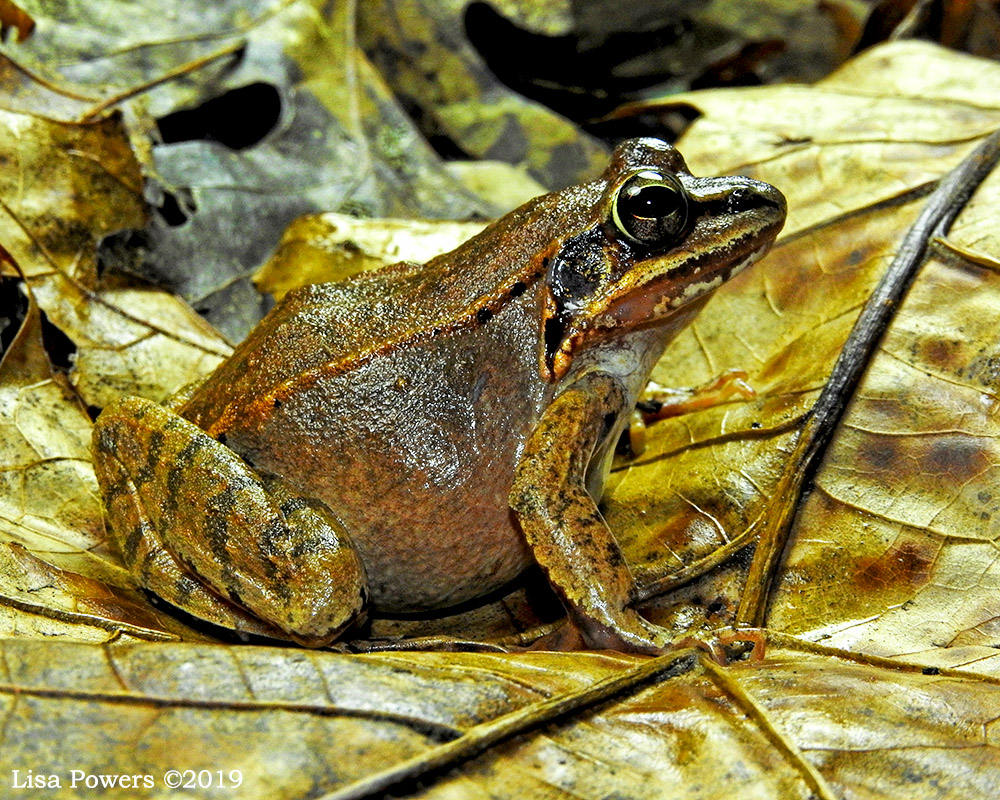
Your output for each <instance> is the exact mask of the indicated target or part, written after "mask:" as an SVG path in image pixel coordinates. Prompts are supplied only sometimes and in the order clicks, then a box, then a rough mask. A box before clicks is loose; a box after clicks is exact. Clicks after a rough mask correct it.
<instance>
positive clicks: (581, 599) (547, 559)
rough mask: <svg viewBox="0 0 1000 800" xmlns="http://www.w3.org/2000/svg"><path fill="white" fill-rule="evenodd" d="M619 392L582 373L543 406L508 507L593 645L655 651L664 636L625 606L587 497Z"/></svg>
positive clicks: (617, 568)
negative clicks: (596, 452) (590, 474)
mask: <svg viewBox="0 0 1000 800" xmlns="http://www.w3.org/2000/svg"><path fill="white" fill-rule="evenodd" d="M623 401H624V398H623V393H622V392H621V390H620V389H619V387H618V385H617V384H616V383H615V382H614V380H613V379H611V378H610V377H609V376H605V375H588V376H586V377H584V378H582V379H580V380H579V381H578V382H577V383H576V384H574V385H573V386H571V387H570V388H568V389H567V390H566V391H564V392H563V393H562V394H561V395H559V397H557V398H556V400H555V401H554V402H553V403H552V405H550V406H549V408H548V409H547V410H546V411H545V414H544V415H543V416H542V419H541V421H540V422H539V424H538V426H537V427H536V429H535V431H534V432H533V433H532V435H531V437H530V439H529V440H528V442H527V445H526V447H525V451H524V453H523V455H522V457H521V461H520V463H519V465H518V468H517V472H516V475H515V477H514V486H513V489H512V490H511V496H510V503H511V508H513V510H514V512H515V513H516V514H517V517H518V521H519V522H520V523H521V528H522V530H523V531H524V535H525V537H526V538H527V540H528V544H529V545H530V546H531V548H532V551H533V553H534V556H535V558H536V560H537V561H538V563H539V564H540V565H541V566H542V568H543V569H544V570H545V572H546V573H547V575H548V577H549V580H550V581H551V583H552V585H553V587H554V588H555V589H556V591H557V592H558V593H559V595H560V596H561V598H562V600H563V604H564V605H565V606H566V609H567V611H568V612H569V614H570V616H571V617H572V618H573V620H574V621H575V622H576V624H577V625H578V626H579V627H580V629H581V630H582V632H583V635H584V637H585V638H586V639H587V643H588V644H589V645H590V646H591V647H595V648H612V649H624V650H633V651H638V652H659V651H661V650H662V649H663V648H664V647H666V646H667V645H668V644H669V642H670V639H669V633H668V631H666V630H665V629H663V628H660V627H658V626H656V625H653V624H652V623H650V622H648V621H646V620H645V619H643V618H642V617H641V616H640V615H639V614H638V613H637V612H636V611H635V610H634V609H631V608H629V607H628V603H629V598H630V597H631V595H632V590H633V587H634V582H633V579H632V574H631V571H630V570H629V568H628V564H626V562H625V559H624V557H623V555H622V552H621V549H620V548H619V546H618V542H617V541H615V538H614V535H613V534H612V533H611V531H610V529H609V528H608V526H607V523H605V522H604V519H603V518H602V517H601V514H600V512H599V511H598V509H597V504H596V503H595V501H594V500H593V499H592V498H591V497H590V495H589V494H588V493H587V491H586V488H585V485H586V475H587V466H588V464H589V463H590V459H591V457H592V456H593V453H594V449H595V447H596V446H597V445H598V443H599V442H600V441H601V439H602V438H603V437H604V436H605V435H606V434H607V431H606V427H605V420H606V419H609V418H612V417H611V416H609V415H617V413H618V412H619V410H620V409H621V406H622V403H623Z"/></svg>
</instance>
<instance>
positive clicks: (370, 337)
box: [182, 186, 592, 434]
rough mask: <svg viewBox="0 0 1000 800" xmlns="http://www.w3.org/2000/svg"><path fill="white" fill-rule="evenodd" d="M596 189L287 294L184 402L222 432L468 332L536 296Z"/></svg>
mask: <svg viewBox="0 0 1000 800" xmlns="http://www.w3.org/2000/svg"><path fill="white" fill-rule="evenodd" d="M588 189H589V186H582V187H579V186H578V187H572V188H571V189H568V190H565V191H563V192H561V193H558V194H554V195H547V196H545V197H543V198H538V199H537V200H536V201H533V202H531V203H528V204H526V205H525V206H522V207H521V208H519V209H518V210H517V211H515V212H512V213H511V214H509V215H508V216H507V217H505V218H504V220H503V224H502V225H493V226H491V227H489V228H487V229H486V230H485V231H483V232H482V233H480V234H479V235H478V236H475V237H473V238H472V239H470V240H469V241H468V242H466V243H465V244H463V245H462V246H461V247H459V248H458V249H456V250H455V251H453V252H451V253H446V254H444V255H442V256H439V257H437V258H435V259H432V260H431V261H429V262H428V263H427V264H426V265H418V264H412V263H408V262H401V263H399V264H394V265H392V266H389V267H386V268H384V269H381V270H378V271H375V272H370V273H364V274H361V275H358V276H355V277H354V278H352V279H349V280H347V281H343V282H341V283H326V284H314V285H311V286H304V287H301V288H299V289H297V290H295V291H293V292H290V293H289V294H288V295H286V296H285V297H284V298H283V299H282V301H281V302H280V303H279V304H278V305H277V306H276V307H275V308H274V309H273V310H272V311H271V312H270V313H269V314H268V315H267V316H266V317H265V318H264V319H263V320H262V321H261V322H260V324H259V325H258V326H257V327H256V328H255V329H254V330H253V331H252V332H251V333H250V335H249V336H248V337H247V339H246V340H244V342H242V343H241V344H240V345H239V346H238V347H237V348H236V350H235V352H234V353H233V355H232V356H231V357H230V358H229V359H228V360H227V361H226V362H224V363H223V364H222V365H221V366H220V367H219V368H218V369H217V370H216V371H215V373H213V374H212V375H211V376H209V378H208V379H207V380H206V381H205V383H204V384H202V386H200V387H199V389H198V391H197V392H196V393H195V394H194V396H193V397H192V398H191V399H190V400H189V401H188V402H187V403H186V405H185V406H184V408H183V409H182V413H183V415H184V416H185V417H187V418H188V419H190V420H191V421H193V422H195V423H196V424H198V425H199V426H201V427H202V428H204V429H205V430H208V431H209V432H210V433H213V434H219V433H225V431H226V430H227V429H228V428H229V427H230V426H231V425H232V424H233V422H234V420H235V419H236V418H237V417H245V416H247V415H250V416H252V417H255V418H257V419H261V418H262V417H265V416H266V415H267V414H268V413H269V409H270V408H271V407H272V406H273V405H274V404H275V403H278V404H280V403H281V401H282V399H283V398H284V397H286V396H287V395H288V394H289V393H292V392H296V391H299V390H301V388H302V387H303V386H305V385H306V384H308V383H309V382H310V381H312V380H315V379H316V377H317V376H318V375H319V374H326V375H330V374H335V373H342V372H348V371H351V370H353V369H356V368H357V367H359V366H360V365H362V364H364V363H366V362H368V361H370V360H371V359H373V358H381V357H383V356H384V355H385V354H386V353H387V352H389V351H392V350H399V349H405V348H409V347H414V346H419V345H420V344H421V343H422V342H425V341H429V340H433V339H438V338H443V337H447V336H450V335H455V334H457V333H458V332H459V331H469V330H471V329H474V328H477V327H481V326H483V325H485V324H487V323H488V322H489V320H491V319H492V318H493V316H494V315H495V314H497V313H498V312H499V311H500V309H502V308H503V307H504V306H505V305H506V304H507V303H509V302H511V301H512V300H515V299H517V298H518V297H520V296H521V295H522V294H524V293H526V292H528V293H530V291H531V289H532V287H533V286H534V285H535V284H536V283H537V282H538V281H539V279H540V278H541V276H542V273H543V272H544V261H545V257H546V252H547V251H551V250H552V249H553V248H554V247H555V240H556V239H558V237H559V233H560V231H559V226H558V225H554V224H553V219H554V218H555V219H559V218H560V217H554V215H553V214H552V213H551V208H550V206H552V205H558V206H559V207H560V208H561V209H563V213H571V212H572V210H573V209H574V208H576V207H579V208H585V207H586V206H587V205H588V203H589V202H592V197H591V192H590V191H588Z"/></svg>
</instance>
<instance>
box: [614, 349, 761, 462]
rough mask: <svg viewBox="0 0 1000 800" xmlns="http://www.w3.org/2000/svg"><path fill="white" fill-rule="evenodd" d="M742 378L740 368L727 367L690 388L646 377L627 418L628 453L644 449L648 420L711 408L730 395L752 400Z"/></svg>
mask: <svg viewBox="0 0 1000 800" xmlns="http://www.w3.org/2000/svg"><path fill="white" fill-rule="evenodd" d="M746 379H747V374H746V372H744V371H743V370H741V369H730V370H726V371H725V372H723V373H722V374H721V375H719V376H718V377H717V378H714V379H713V380H710V381H709V382H708V383H705V384H702V385H701V386H696V387H694V388H681V389H669V388H666V387H663V386H660V385H659V384H657V383H655V382H653V381H650V382H649V383H648V384H646V389H645V391H644V392H643V393H642V396H641V397H640V398H639V402H638V403H636V410H635V412H634V413H633V414H632V419H631V420H630V422H629V427H628V443H629V449H630V450H631V451H632V454H633V455H637V456H638V455H641V454H642V452H643V451H644V450H645V449H646V425H647V424H649V423H650V422H655V421H657V420H661V419H666V418H667V417H678V416H680V415H681V414H688V413H690V412H692V411H699V410H701V409H703V408H712V407H713V406H717V405H721V404H722V403H726V402H728V401H729V400H731V399H733V398H734V397H741V398H743V399H744V400H752V399H753V398H754V397H756V396H757V393H756V392H755V391H754V390H753V387H752V386H751V385H750V384H749V383H747V380H746Z"/></svg>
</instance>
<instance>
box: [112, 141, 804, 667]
mask: <svg viewBox="0 0 1000 800" xmlns="http://www.w3.org/2000/svg"><path fill="white" fill-rule="evenodd" d="M642 170H656V171H658V172H659V173H660V174H667V173H669V175H670V176H675V177H671V178H670V179H669V180H668V181H667V183H668V184H670V185H671V186H673V185H675V184H679V185H682V186H683V190H684V191H683V192H681V194H682V195H686V197H687V200H686V208H687V209H688V222H687V224H685V225H684V226H683V227H682V228H680V229H679V230H678V231H673V232H672V233H670V234H669V235H665V236H661V235H660V234H656V236H657V237H659V238H656V240H655V241H653V242H648V241H647V242H640V241H637V240H635V239H633V238H631V234H629V233H627V232H626V231H625V230H624V229H623V228H621V227H620V223H619V222H617V221H615V215H614V214H613V213H612V211H613V210H615V211H617V212H622V211H623V209H624V208H625V206H624V205H622V204H621V201H619V200H618V199H616V195H617V193H618V190H619V188H620V187H621V186H622V184H623V182H625V181H626V180H628V179H629V178H630V177H631V176H634V175H635V174H636V173H637V172H640V171H642ZM671 181H673V183H671ZM653 191H654V198H655V197H656V195H655V191H656V190H655V189H654V190H653ZM649 196H650V195H649V194H648V193H647V195H646V197H647V198H648V197H649ZM664 196H665V195H664V193H663V192H661V194H660V195H659V197H660V198H662V197H664ZM670 197H671V198H672V197H674V196H673V195H670ZM616 203H617V204H618V205H616ZM668 207H669V204H668ZM643 213H645V212H643ZM650 213H652V212H650ZM635 219H637V220H638V221H639V222H640V223H643V224H645V218H644V217H641V216H640V217H636V218H635ZM664 219H668V218H667V217H666V216H664ZM669 219H675V217H670V218H669ZM676 219H680V217H676ZM783 221H784V199H783V198H782V197H781V194H780V193H779V192H778V191H777V190H775V189H774V188H773V187H770V186H768V185H767V184H762V183H760V182H757V181H751V180H750V179H747V178H694V177H692V176H691V175H689V174H688V172H687V169H686V167H685V165H684V162H683V159H682V158H681V157H680V155H679V154H678V153H677V151H676V150H674V149H673V148H671V147H669V146H668V145H666V144H664V143H662V142H659V141H657V140H651V139H640V140H632V141H629V142H625V143H624V144H622V145H621V146H620V147H619V148H618V150H617V151H616V152H615V155H614V157H613V159H612V161H611V164H610V165H609V167H608V169H607V171H606V173H605V175H604V176H603V177H602V178H601V179H600V180H597V181H594V182H592V183H589V184H585V185H582V186H575V187H571V188H569V189H566V190H563V191H560V192H554V193H552V194H549V195H545V196H544V197H541V198H538V199H536V200H534V201H532V202H530V203H528V204H526V205H525V206H522V207H521V208H519V209H517V210H515V211H513V212H511V213H510V214H509V215H507V216H506V217H504V218H503V219H502V220H500V221H499V222H497V223H496V224H494V225H492V226H490V227H489V228H487V229H486V230H485V231H484V232H483V233H481V234H480V235H478V236H476V237H475V238H473V239H471V240H470V241H469V242H467V243H466V244H464V245H462V246H461V247H459V248H458V249H457V250H455V251H453V252H451V253H448V254H446V255H443V256H440V257H438V258H436V259H434V260H432V261H430V262H428V263H427V264H426V265H424V266H417V265H414V264H407V263H403V264H397V265H395V266H392V267H388V268H386V269H383V270H380V271H378V272H375V273H369V274H365V275H361V276H358V277H357V278H355V279H352V280H349V281H346V282H343V283H339V284H322V285H314V286H307V287H304V288H302V289H300V290H298V291H296V292H293V293H291V294H289V295H288V296H287V297H286V298H285V299H284V300H283V301H282V302H281V303H280V304H279V305H278V306H277V307H276V308H275V309H274V310H273V311H272V312H271V313H270V314H269V315H268V316H267V317H266V318H265V319H264V320H263V321H262V322H261V323H260V324H259V325H258V326H257V328H256V329H255V330H254V331H253V332H252V333H251V334H250V336H249V337H248V338H247V339H246V341H244V342H243V343H242V344H241V345H240V346H239V347H238V348H237V349H236V352H235V353H234V354H233V355H232V357H231V358H229V359H228V360H227V361H226V362H225V363H224V364H222V365H221V366H220V367H219V368H218V369H217V370H216V372H215V373H214V374H213V375H211V376H210V377H209V378H208V379H207V380H206V381H205V382H204V383H203V384H202V385H201V386H199V387H198V389H197V390H196V391H195V392H194V393H193V395H192V396H191V397H190V398H188V399H187V400H186V401H185V402H181V403H179V404H178V405H177V407H176V411H177V414H174V413H173V412H168V411H165V410H162V409H157V407H156V406H154V405H153V404H151V403H148V402H146V401H141V400H138V399H136V398H129V399H127V400H124V401H122V402H121V403H119V404H115V405H114V406H111V407H109V408H108V409H106V410H105V411H104V413H103V414H102V415H101V417H100V418H99V419H98V422H97V427H96V431H95V437H94V442H95V443H94V458H95V465H96V469H97V473H98V478H99V480H100V482H101V486H102V491H103V492H104V495H105V502H106V504H107V506H108V513H109V518H110V519H111V522H112V528H113V530H114V531H115V534H116V536H117V538H118V541H119V543H120V544H121V548H122V552H123V555H124V557H125V559H126V561H127V562H128V563H129V564H130V565H131V566H132V568H133V569H134V570H135V571H136V572H137V574H138V575H139V579H140V581H141V582H142V583H143V584H144V585H145V586H147V587H148V588H150V589H151V590H152V591H154V592H156V593H158V594H160V595H161V596H163V597H164V598H165V599H167V600H169V601H170V602H173V603H175V604H176V605H178V606H181V607H183V608H185V609H187V610H189V611H191V612H192V613H194V614H196V615H199V616H203V617H205V618H207V619H211V620H213V621H217V622H218V621H221V622H222V623H223V624H228V625H231V626H233V627H236V628H238V629H243V630H252V629H253V625H254V624H255V623H254V617H260V618H261V619H263V620H265V621H266V623H267V624H268V625H270V626H274V627H276V628H278V629H280V630H282V631H284V632H285V633H286V634H288V635H290V636H291V637H292V638H294V639H296V640H298V641H301V642H303V643H306V644H310V645H316V644H323V643H326V642H329V641H330V640H332V639H333V638H335V637H336V636H337V635H338V633H339V632H340V631H341V630H342V629H343V628H344V627H345V626H346V625H348V624H350V622H351V621H352V620H353V619H355V618H356V617H358V616H359V615H360V614H362V613H363V607H364V605H365V601H366V599H370V604H371V606H372V607H374V608H376V609H378V610H379V611H384V612H420V611H427V610H432V609H442V608H447V607H449V606H453V605H455V604H458V603H462V602H464V601H468V600H471V599H474V598H477V597H480V596H483V595H485V594H487V593H489V592H491V591H493V590H495V589H497V588H499V587H501V586H503V585H504V584H505V583H507V582H508V581H509V580H511V579H512V578H514V577H516V576H517V575H518V573H520V572H521V571H522V570H523V569H524V568H525V567H527V566H528V565H530V564H531V563H533V562H534V561H537V562H538V563H539V564H541V566H542V568H543V569H544V570H545V571H546V573H547V575H548V577H549V579H550V581H551V582H552V585H553V587H554V588H555V589H556V591H557V592H558V593H559V595H560V597H561V598H562V599H563V601H564V604H565V605H566V608H567V610H568V612H569V614H570V616H571V618H572V619H573V620H574V621H575V623H576V624H577V625H578V626H579V628H580V630H581V631H582V633H583V636H584V638H585V640H586V641H587V642H588V644H589V645H590V646H592V647H611V648H619V649H626V650H633V651H639V652H656V651H659V650H661V649H662V648H663V647H665V646H667V645H668V644H669V634H668V632H667V631H665V630H663V629H660V628H657V627H656V626H653V625H651V624H650V623H648V622H646V621H645V620H644V619H642V617H640V616H639V615H638V614H637V613H636V612H635V611H633V610H632V609H630V608H629V607H628V598H629V596H630V594H631V590H632V576H631V573H630V572H629V569H628V567H627V565H626V564H625V562H624V559H623V558H622V555H621V552H620V550H619V549H618V545H617V543H616V542H615V539H614V536H613V535H612V534H611V532H610V531H609V530H608V528H607V526H606V525H605V523H604V521H603V520H602V519H601V517H600V514H599V513H598V511H597V507H596V500H597V499H599V498H600V495H601V492H602V490H603V485H604V480H605V477H606V475H607V469H608V466H609V463H610V458H611V455H612V451H613V447H614V443H615V441H616V440H617V438H618V436H619V434H620V433H621V431H622V430H623V428H624V427H625V426H626V425H627V423H628V420H629V415H630V413H631V411H632V408H633V406H634V404H635V400H636V397H637V396H638V394H639V392H640V391H641V390H642V387H643V385H644V383H645V381H646V379H647V376H648V374H649V371H650V369H652V366H653V364H654V363H655V362H656V360H657V358H658V357H659V356H660V354H661V353H662V351H663V348H664V347H665V346H666V344H667V342H668V341H669V340H670V339H671V338H672V337H673V336H674V335H675V334H676V332H677V331H678V330H680V329H681V328H683V326H684V325H686V324H687V323H688V322H689V321H690V319H691V318H692V317H693V316H694V314H695V313H696V312H697V310H698V308H700V306H701V304H702V303H703V301H704V300H705V299H706V298H707V296H708V293H709V292H710V291H711V290H712V289H713V288H715V286H717V285H718V284H720V283H722V282H724V281H725V280H727V279H728V278H729V277H731V276H732V275H733V274H735V273H736V272H737V271H739V270H740V269H742V268H743V267H745V266H746V265H747V264H749V263H750V262H751V261H752V260H754V259H755V258H756V257H758V256H759V255H760V254H761V253H762V252H763V251H764V250H766V248H767V247H768V246H770V244H771V242H772V241H773V239H774V236H775V235H776V234H777V232H778V230H779V229H780V227H781V225H782V222H783ZM645 230H646V229H645V228H643V229H642V231H643V232H645ZM152 409H157V410H156V411H155V412H154V411H153V410H152ZM182 418H183V419H182ZM201 431H204V432H205V433H201ZM206 434H207V435H206ZM174 439H176V441H174ZM165 441H168V442H170V446H169V447H166V446H165V445H164V442H165ZM192 442H193V443H192ZM192 451H193V452H194V453H196V455H193V454H192ZM236 454H238V456H237V455H236ZM216 458H217V459H218V463H219V467H218V470H215V469H214V468H213V466H212V464H213V460H214V459H216ZM193 461H198V464H197V469H189V465H190V463H191V462H193ZM260 475H263V476H264V477H263V478H261V477H260ZM273 476H281V478H282V480H281V481H280V482H277V486H278V487H279V490H280V491H279V494H280V497H279V499H278V500H273V499H271V498H270V492H271V491H272V484H274V483H275V481H276V479H275V478H274V477H273ZM296 498H315V500H313V501H310V502H309V503H304V502H303V501H299V505H297V506H296V505H295V503H296ZM317 501H319V502H317ZM303 509H305V510H307V511H308V515H309V516H308V519H307V520H295V521H294V523H295V524H292V523H293V520H287V521H283V519H284V517H287V516H288V512H289V511H290V510H291V511H295V512H297V513H299V514H300V515H301V513H304V512H303ZM328 509H329V510H328ZM300 567H301V568H300ZM366 595H367V597H366ZM192 598H195V599H194V600H192ZM225 599H228V600H230V601H232V602H231V603H227V602H225ZM233 604H235V605H236V606H238V608H236V609H233V607H232V605H233ZM246 612H249V614H248V613H246ZM226 615H229V616H228V617H227V616H226ZM257 624H258V625H259V623H257ZM264 630H266V627H265V628H264Z"/></svg>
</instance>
